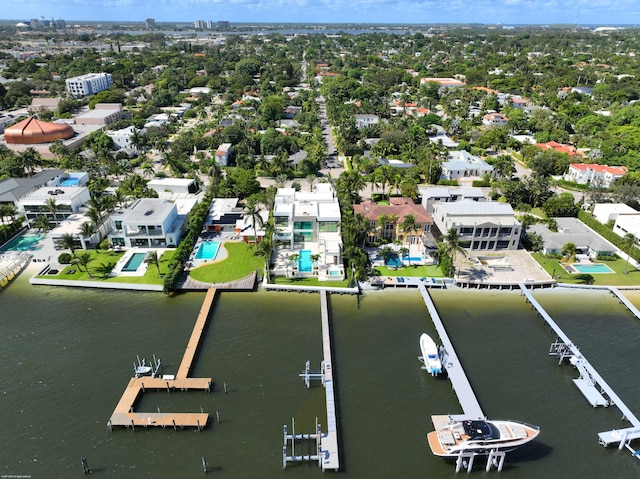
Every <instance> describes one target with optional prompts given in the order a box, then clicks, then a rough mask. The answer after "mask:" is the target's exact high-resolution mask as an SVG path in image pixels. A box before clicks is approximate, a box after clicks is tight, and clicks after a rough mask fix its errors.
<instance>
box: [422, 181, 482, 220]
mask: <svg viewBox="0 0 640 479" xmlns="http://www.w3.org/2000/svg"><path fill="white" fill-rule="evenodd" d="M418 191H419V192H420V197H421V198H422V201H421V203H422V207H423V208H424V209H425V210H426V212H427V213H428V214H432V213H433V205H434V204H436V203H452V202H454V201H462V200H471V201H487V199H486V197H485V196H484V193H483V192H482V188H477V187H475V186H419V187H418Z"/></svg>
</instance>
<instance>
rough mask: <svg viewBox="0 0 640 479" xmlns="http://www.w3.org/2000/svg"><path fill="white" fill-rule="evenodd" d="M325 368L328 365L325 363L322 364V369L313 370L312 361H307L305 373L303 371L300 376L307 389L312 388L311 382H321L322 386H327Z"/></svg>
mask: <svg viewBox="0 0 640 479" xmlns="http://www.w3.org/2000/svg"><path fill="white" fill-rule="evenodd" d="M325 367H326V364H325V362H324V361H322V362H321V363H320V369H319V370H318V369H316V370H312V369H311V361H307V362H306V363H305V366H304V371H302V372H301V373H300V374H298V376H300V377H301V378H302V379H303V380H304V383H305V384H306V386H307V388H309V387H311V381H320V382H321V383H322V386H324V385H325Z"/></svg>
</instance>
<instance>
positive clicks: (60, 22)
mask: <svg viewBox="0 0 640 479" xmlns="http://www.w3.org/2000/svg"><path fill="white" fill-rule="evenodd" d="M56 26H57V27H58V28H66V27H67V23H66V22H65V21H64V20H63V19H62V18H58V19H57V20H56Z"/></svg>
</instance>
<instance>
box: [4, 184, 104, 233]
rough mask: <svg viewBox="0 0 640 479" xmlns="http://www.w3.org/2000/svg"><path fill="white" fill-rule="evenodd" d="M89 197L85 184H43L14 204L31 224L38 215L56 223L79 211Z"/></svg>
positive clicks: (51, 222)
mask: <svg viewBox="0 0 640 479" xmlns="http://www.w3.org/2000/svg"><path fill="white" fill-rule="evenodd" d="M90 198H91V195H90V194H89V188H87V187H86V186H44V187H40V188H37V189H35V190H33V191H31V192H30V193H28V194H26V195H24V196H22V197H21V198H20V199H19V200H18V201H17V203H16V206H17V208H18V211H20V212H21V213H24V215H25V216H26V218H27V221H29V223H31V224H33V222H34V221H36V220H37V219H38V218H39V217H40V216H45V217H46V218H47V219H48V220H49V223H50V224H58V223H60V222H62V221H64V220H65V219H66V218H67V217H68V216H70V215H72V214H73V213H79V212H80V208H81V207H82V206H83V205H85V203H87V202H88V201H89V199H90Z"/></svg>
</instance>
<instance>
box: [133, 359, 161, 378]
mask: <svg viewBox="0 0 640 479" xmlns="http://www.w3.org/2000/svg"><path fill="white" fill-rule="evenodd" d="M136 359H137V360H138V364H136V362H135V361H134V362H133V375H134V377H136V378H139V377H141V376H151V377H152V378H156V377H158V373H159V372H160V368H161V367H162V361H161V360H160V358H158V359H156V355H155V354H154V355H153V362H152V363H151V364H147V360H146V359H145V358H142V359H140V356H136Z"/></svg>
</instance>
